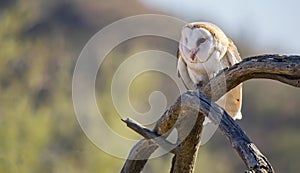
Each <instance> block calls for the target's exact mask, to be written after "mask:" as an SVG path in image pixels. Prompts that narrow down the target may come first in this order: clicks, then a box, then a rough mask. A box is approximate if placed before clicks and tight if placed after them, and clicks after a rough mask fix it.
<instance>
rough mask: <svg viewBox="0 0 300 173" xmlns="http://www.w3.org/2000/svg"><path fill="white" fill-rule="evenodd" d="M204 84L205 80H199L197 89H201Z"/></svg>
mask: <svg viewBox="0 0 300 173" xmlns="http://www.w3.org/2000/svg"><path fill="white" fill-rule="evenodd" d="M203 85H204V82H203V81H199V82H198V83H197V84H196V88H197V89H200V88H201V87H203Z"/></svg>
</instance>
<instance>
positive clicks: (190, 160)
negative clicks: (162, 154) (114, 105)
mask: <svg viewBox="0 0 300 173" xmlns="http://www.w3.org/2000/svg"><path fill="white" fill-rule="evenodd" d="M224 76H225V81H226V82H225V83H224ZM253 78H268V79H274V80H278V81H280V82H283V83H286V84H289V85H292V86H295V87H300V56H280V55H261V56H256V57H250V58H246V59H244V60H243V61H242V62H240V63H238V64H236V65H234V66H232V67H231V68H228V69H224V70H222V71H221V72H220V73H219V74H218V75H217V76H216V77H215V78H213V79H212V80H210V81H209V83H207V84H206V85H203V87H202V88H199V91H200V92H199V91H188V92H186V93H184V94H183V95H181V96H180V97H179V98H178V99H177V101H176V103H175V104H174V105H172V106H171V107H170V108H169V109H168V110H167V111H166V112H165V113H164V114H163V116H162V117H161V118H160V120H159V121H158V122H157V124H156V127H155V128H154V130H153V133H154V134H156V135H158V136H156V137H159V135H168V133H169V132H170V130H171V129H172V128H176V129H177V131H178V133H180V129H182V127H183V126H184V124H185V125H188V124H187V122H189V121H186V118H187V117H190V116H192V115H195V111H197V112H199V116H198V117H196V118H195V117H194V120H195V121H196V123H195V122H194V123H191V122H189V123H191V124H195V125H194V128H193V130H192V131H191V132H190V134H189V136H188V137H187V138H185V139H181V138H180V135H179V137H178V144H179V146H178V147H177V148H176V149H175V150H173V152H175V153H176V154H175V157H174V158H173V163H172V169H171V172H193V169H194V161H195V158H196V155H197V150H198V147H199V145H198V144H199V140H200V134H201V130H202V122H203V119H204V115H205V116H208V117H209V119H211V121H212V122H213V123H219V122H220V124H219V129H220V130H221V131H222V132H223V134H225V135H226V136H227V138H228V139H229V141H230V142H231V144H232V146H233V148H234V149H235V150H236V151H237V152H238V154H239V156H240V157H241V158H242V160H243V161H244V163H245V164H246V166H247V168H248V169H249V171H248V172H249V173H254V172H274V171H273V168H272V166H271V165H270V163H269V162H268V160H267V159H266V157H265V156H263V155H262V154H261V152H260V151H259V150H258V149H257V147H256V146H255V145H254V144H253V143H252V142H251V141H250V139H249V138H248V137H247V136H246V134H245V133H244V131H243V130H242V129H241V128H240V127H239V126H238V124H237V123H236V122H234V121H233V120H232V118H231V117H230V116H228V114H227V113H226V112H225V111H224V110H223V109H222V108H220V107H219V106H218V105H217V104H215V103H214V102H211V100H210V99H209V98H211V99H212V100H213V101H216V100H218V99H219V98H220V97H222V96H223V95H224V94H225V93H226V92H228V91H230V90H231V89H233V88H234V87H235V86H237V85H239V84H240V83H241V82H244V81H246V80H249V79H253ZM224 88H225V89H224ZM211 91H213V93H212V92H211ZM201 92H202V93H204V94H205V95H206V96H208V97H209V98H208V97H206V96H205V95H203V94H202V93H201ZM188 120H189V119H188ZM181 125H182V126H181ZM142 129H143V128H142ZM141 134H143V133H141ZM183 136H184V135H183ZM145 137H146V136H145ZM146 141H147V142H146ZM163 143H164V142H163ZM147 145H148V146H147ZM159 145H161V144H160V143H159V142H157V141H155V140H145V139H143V140H141V141H140V142H139V143H138V144H136V145H135V147H133V149H132V150H131V152H130V154H129V157H128V160H127V161H126V162H125V164H124V166H123V169H122V172H123V173H125V172H133V173H135V172H136V173H137V172H140V171H141V170H142V169H143V167H144V165H145V163H146V161H147V159H148V158H149V157H150V155H151V153H153V152H154V151H155V150H156V149H157V148H158V146H159ZM142 152H145V153H142ZM139 155H143V156H144V158H143V159H142V160H134V158H138V157H137V156H139Z"/></svg>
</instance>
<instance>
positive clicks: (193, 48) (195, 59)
mask: <svg viewBox="0 0 300 173" xmlns="http://www.w3.org/2000/svg"><path fill="white" fill-rule="evenodd" d="M227 47H228V38H227V37H226V35H225V34H224V33H223V32H222V30H221V29H220V28H218V27H217V26H215V25H213V24H211V23H206V22H194V23H189V24H187V25H185V26H184V27H183V29H182V31H181V38H180V42H179V51H180V53H181V55H182V57H183V59H184V61H185V62H187V63H190V64H197V63H204V62H206V61H207V60H208V59H209V58H211V56H212V55H213V56H219V57H220V58H221V57H222V56H223V55H224V54H225V52H226V51H227Z"/></svg>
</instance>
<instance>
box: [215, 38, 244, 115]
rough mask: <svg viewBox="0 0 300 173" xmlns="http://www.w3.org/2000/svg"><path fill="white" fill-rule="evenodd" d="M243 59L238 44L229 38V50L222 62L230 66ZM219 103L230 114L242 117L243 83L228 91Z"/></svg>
mask: <svg viewBox="0 0 300 173" xmlns="http://www.w3.org/2000/svg"><path fill="white" fill-rule="evenodd" d="M241 60H242V59H241V57H240V55H239V53H238V50H237V48H236V46H235V45H234V43H233V42H232V41H231V40H230V39H229V45H228V50H227V52H226V54H225V55H224V57H223V58H222V60H221V62H222V64H223V65H224V66H227V67H230V66H233V65H234V64H236V63H238V62H240V61H241ZM217 103H218V104H219V105H220V106H222V107H223V108H225V110H226V111H227V113H229V115H231V117H232V118H233V119H242V114H241V107H242V84H240V85H238V86H236V87H235V88H233V89H232V90H230V91H229V92H227V93H226V94H225V95H224V96H223V97H221V98H220V99H219V100H218V101H217ZM224 105H225V106H224Z"/></svg>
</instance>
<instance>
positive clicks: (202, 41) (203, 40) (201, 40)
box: [196, 38, 206, 47]
mask: <svg viewBox="0 0 300 173" xmlns="http://www.w3.org/2000/svg"><path fill="white" fill-rule="evenodd" d="M205 41H206V39H205V38H199V39H198V40H197V42H196V45H197V47H198V46H199V45H200V44H201V43H204V42H205Z"/></svg>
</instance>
